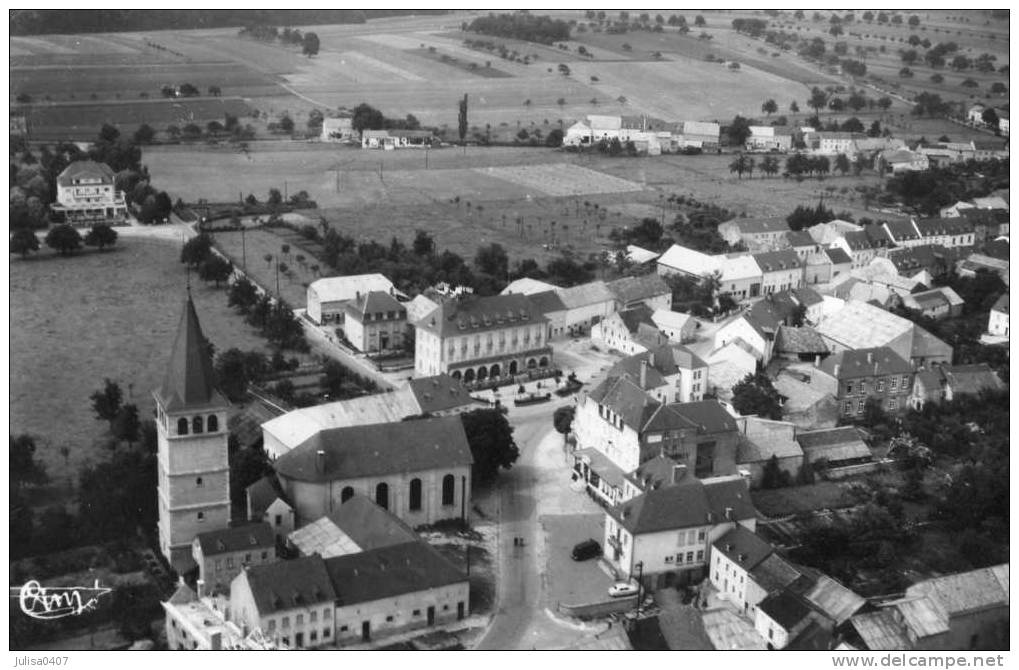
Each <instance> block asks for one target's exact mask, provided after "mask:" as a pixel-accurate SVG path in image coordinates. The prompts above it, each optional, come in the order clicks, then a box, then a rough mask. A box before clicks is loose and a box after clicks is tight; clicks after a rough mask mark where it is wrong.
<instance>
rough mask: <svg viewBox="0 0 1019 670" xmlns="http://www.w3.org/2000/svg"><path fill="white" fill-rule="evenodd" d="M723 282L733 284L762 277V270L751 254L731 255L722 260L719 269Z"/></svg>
mask: <svg viewBox="0 0 1019 670" xmlns="http://www.w3.org/2000/svg"><path fill="white" fill-rule="evenodd" d="M718 269H719V271H720V272H721V273H722V282H723V283H725V282H733V281H738V280H740V279H748V278H754V277H760V276H761V268H760V267H759V266H758V265H757V263H756V261H754V257H753V256H751V255H750V254H740V253H737V254H729V255H726V256H725V257H724V258H722V259H721V262H720V264H719V267H718Z"/></svg>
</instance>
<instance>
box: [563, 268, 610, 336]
mask: <svg viewBox="0 0 1019 670" xmlns="http://www.w3.org/2000/svg"><path fill="white" fill-rule="evenodd" d="M556 291H557V292H558V293H559V299H560V300H562V303H563V306H564V307H565V308H566V316H565V317H564V319H563V325H564V327H565V328H566V331H567V332H568V333H569V335H570V336H573V335H577V334H583V333H585V332H588V331H589V330H590V329H591V328H592V327H593V326H594V325H595V324H597V323H598V322H600V321H602V320H603V319H605V318H607V317H608V316H609V315H610V314H612V313H613V312H615V310H616V296H615V294H614V293H612V291H610V290H609V288H608V285H606V283H605V282H603V281H601V280H597V281H593V282H588V283H586V284H580V285H578V286H571V287H570V288H561V289H556Z"/></svg>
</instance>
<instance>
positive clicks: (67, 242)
mask: <svg viewBox="0 0 1019 670" xmlns="http://www.w3.org/2000/svg"><path fill="white" fill-rule="evenodd" d="M46 246H48V247H49V248H50V249H53V250H54V251H56V252H58V253H59V254H60V255H61V256H70V255H71V254H73V253H74V252H75V251H77V250H78V249H80V248H81V235H79V234H78V231H77V230H75V229H74V226H69V225H67V224H66V223H65V224H61V225H59V226H53V227H52V228H50V232H48V233H46Z"/></svg>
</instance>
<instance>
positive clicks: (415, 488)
mask: <svg viewBox="0 0 1019 670" xmlns="http://www.w3.org/2000/svg"><path fill="white" fill-rule="evenodd" d="M409 506H410V510H411V511H412V512H417V511H418V510H420V509H421V480H420V479H418V478H416V477H415V478H414V479H412V480H410V505H409Z"/></svg>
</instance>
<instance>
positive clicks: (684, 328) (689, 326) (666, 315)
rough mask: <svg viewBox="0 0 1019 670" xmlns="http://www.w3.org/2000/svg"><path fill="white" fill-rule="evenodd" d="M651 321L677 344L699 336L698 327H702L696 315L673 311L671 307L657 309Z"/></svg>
mask: <svg viewBox="0 0 1019 670" xmlns="http://www.w3.org/2000/svg"><path fill="white" fill-rule="evenodd" d="M651 321H653V322H654V324H655V326H657V327H658V330H660V331H661V332H662V333H663V334H664V335H665V336H666V337H668V338H669V341H670V342H673V343H675V344H686V343H688V342H693V341H694V340H695V339H696V338H697V329H698V328H700V324H699V323H697V319H695V318H694V317H692V316H690V315H689V314H684V313H683V312H673V311H672V310H671V309H656V310H655V311H654V312H653V313H652V314H651Z"/></svg>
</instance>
